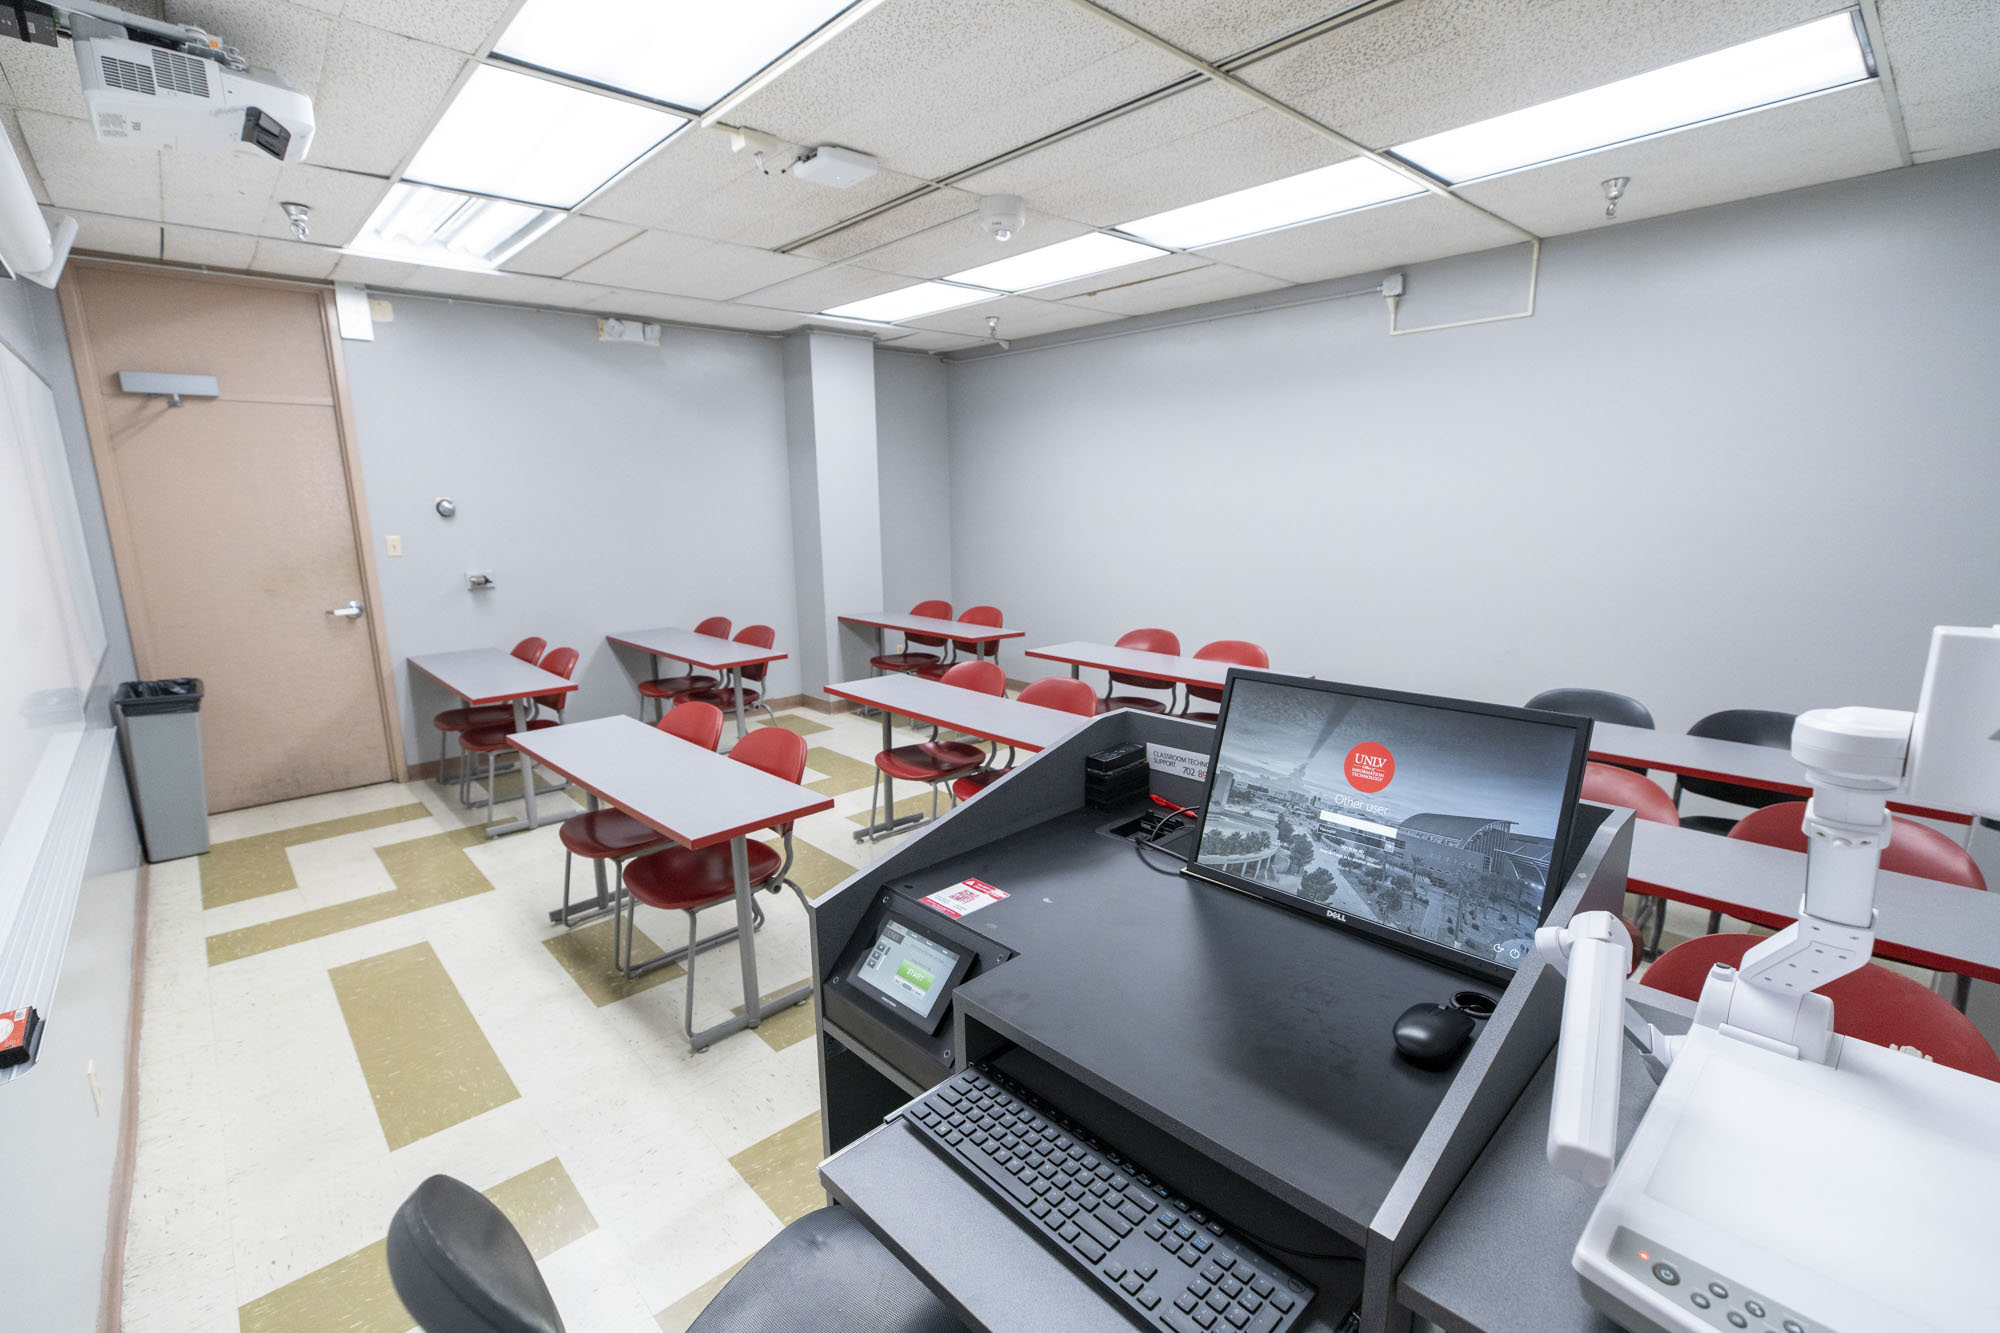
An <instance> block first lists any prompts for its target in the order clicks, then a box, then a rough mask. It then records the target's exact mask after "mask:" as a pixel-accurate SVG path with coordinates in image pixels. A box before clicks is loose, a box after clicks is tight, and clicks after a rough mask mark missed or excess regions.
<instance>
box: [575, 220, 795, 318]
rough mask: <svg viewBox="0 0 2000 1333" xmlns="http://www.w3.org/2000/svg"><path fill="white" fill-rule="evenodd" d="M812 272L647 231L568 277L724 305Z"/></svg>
mask: <svg viewBox="0 0 2000 1333" xmlns="http://www.w3.org/2000/svg"><path fill="white" fill-rule="evenodd" d="M816 267H818V265H817V263H816V261H814V260H810V259H802V258H799V257H798V256H796V255H780V254H773V253H772V252H771V251H769V250H754V249H752V248H750V247H749V246H747V245H729V244H726V243H724V242H722V241H709V240H703V239H701V238H700V237H696V236H680V235H676V234H675V233H673V232H666V231H648V232H642V233H640V234H639V235H638V236H635V237H633V238H632V239H631V240H629V241H627V242H626V243H625V244H623V245H621V246H619V247H618V248H617V249H616V250H613V251H612V252H611V253H610V254H607V255H604V256H602V257H601V258H598V259H595V260H592V261H591V262H590V263H588V264H585V265H584V266H583V267H581V268H579V269H577V270H576V271H575V273H574V274H572V276H573V277H576V278H578V279H580V280H582V281H584V282H596V283H602V284H603V285H605V286H607V287H629V288H633V289H635V290H638V291H650V292H668V293H672V294H673V295H676V296H692V297H699V298H701V299H704V300H710V301H726V300H728V299H730V298H731V297H735V296H741V295H742V294H743V293H745V292H753V291H756V290H757V289H758V288H760V287H768V286H770V285H771V284H772V283H774V282H781V281H783V280H784V279H786V278H790V277H796V276H797V275H799V274H801V273H806V272H810V271H811V270H812V269H814V268H816Z"/></svg>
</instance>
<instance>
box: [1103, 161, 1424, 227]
mask: <svg viewBox="0 0 2000 1333" xmlns="http://www.w3.org/2000/svg"><path fill="white" fill-rule="evenodd" d="M1422 193H1423V187H1422V186H1421V185H1418V184H1417V183H1416V182H1414V181H1412V180H1410V179H1409V178H1408V177H1407V176H1402V175H1399V174H1397V173H1396V172H1394V171H1391V170H1390V169H1389V168H1387V167H1385V166H1383V165H1382V164H1381V163H1379V162H1375V161H1373V160H1371V159H1369V158H1365V157H1351V158H1349V159H1347V160H1346V161H1345V162H1336V163H1334V164H1333V165H1332V166H1330V167H1320V168H1318V169H1317V170H1314V171H1306V172H1301V173H1299V174H1298V175H1296V176H1287V177H1285V178H1284V179H1283V180H1275V181H1268V182H1266V183H1265V184H1263V185H1253V186H1251V187H1250V188H1249V189H1247V190H1237V191H1236V192H1235V193H1233V194H1224V195H1217V196H1216V197H1215V198H1213V199H1204V200H1202V201H1201V202H1200V203H1198V204H1188V205H1186V206H1185V207H1182V208H1172V209H1168V210H1167V211H1166V212H1164V213H1155V214H1153V215H1152V216H1151V217H1144V218H1140V219H1139V220H1138V221H1136V222H1126V223H1122V224H1121V225H1120V226H1119V228H1118V230H1120V231H1123V232H1129V233H1131V234H1132V235H1134V236H1137V237H1139V238H1140V239H1141V240H1147V241H1151V242H1153V243H1154V244H1155V245H1170V246H1173V247H1175V248H1177V249H1181V250H1192V249H1194V248H1196V247H1197V246H1203V245H1215V244H1217V243H1218V242H1221V241H1233V240H1236V239H1238V238H1239V237H1243V236H1255V235H1257V234H1258V233H1260V232H1267V231H1276V230H1277V229H1278V228H1280V227H1292V226H1296V225H1298V224H1299V223H1301V222H1313V221H1316V220H1318V219H1320V218H1327V217H1332V216H1334V215H1335V214H1338V213H1351V212H1354V211H1355V210H1356V209H1361V208H1371V207H1373V206H1374V205H1376V204H1386V203H1388V202H1389V201H1390V200H1391V199H1407V198H1408V197H1409V196H1411V195H1413V194H1422Z"/></svg>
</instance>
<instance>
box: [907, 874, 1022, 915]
mask: <svg viewBox="0 0 2000 1333" xmlns="http://www.w3.org/2000/svg"><path fill="white" fill-rule="evenodd" d="M1006 896H1007V895H1006V894H1005V893H1002V892H1001V891H1000V890H999V889H996V888H994V887H993V886H992V885H991V884H988V883H987V882H986V881H984V880H979V879H962V880H960V881H959V882H958V883H956V884H954V885H952V886H951V887H950V888H948V889H939V890H938V891H937V892H936V893H933V894H931V895H930V896H929V897H927V898H925V899H924V900H923V901H924V906H926V907H935V908H936V909H937V910H938V911H940V912H943V913H944V914H945V915H946V916H970V915H971V914H972V913H974V912H977V911H978V910H979V909H980V908H982V907H991V906H992V905H993V904H995V903H997V902H999V901H1000V900H1001V899H1002V898H1005V897H1006Z"/></svg>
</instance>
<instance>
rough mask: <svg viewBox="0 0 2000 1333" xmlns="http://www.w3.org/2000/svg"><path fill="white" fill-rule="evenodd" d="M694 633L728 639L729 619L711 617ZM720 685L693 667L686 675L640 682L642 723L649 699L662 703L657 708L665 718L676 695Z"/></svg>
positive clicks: (698, 626) (713, 678)
mask: <svg viewBox="0 0 2000 1333" xmlns="http://www.w3.org/2000/svg"><path fill="white" fill-rule="evenodd" d="M694 632H695V633H696V634H706V635H708V636H709V637H710V638H714V639H726V638H728V637H729V617H728V616H710V617H709V618H708V619H706V620H704V621H702V622H701V623H700V624H699V625H696V626H695V627H694ZM719 683H720V682H719V681H718V680H717V679H716V677H714V676H697V675H696V674H695V673H694V668H693V667H692V666H690V667H689V668H688V669H687V672H686V674H685V675H679V676H657V677H655V678H654V679H652V680H642V681H640V682H639V719H640V721H642V722H643V721H644V720H645V717H646V700H648V699H654V700H658V701H660V702H659V703H658V704H657V705H656V706H657V707H658V708H659V710H660V715H661V716H662V717H664V716H665V715H666V710H667V709H669V708H671V707H672V706H673V705H671V704H669V703H667V702H665V701H666V700H668V699H671V698H673V697H674V696H675V695H680V694H691V693H693V692H694V691H696V690H710V689H714V688H715V687H716V685H718V684H719Z"/></svg>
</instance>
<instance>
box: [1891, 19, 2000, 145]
mask: <svg viewBox="0 0 2000 1333" xmlns="http://www.w3.org/2000/svg"><path fill="white" fill-rule="evenodd" d="M1876 6H1877V10H1878V12H1879V13H1880V14H1881V16H1882V45H1883V46H1884V48H1886V49H1885V50H1884V51H1881V52H1877V55H1878V56H1883V55H1886V57H1887V59H1888V64H1889V71H1890V73H1891V74H1893V75H1894V76H1895V80H1896V100H1897V101H1898V102H1900V103H1901V104H1902V107H1903V126H1904V129H1905V130H1907V131H1908V133H1909V136H1910V152H1911V154H1912V155H1913V156H1914V157H1915V158H1916V160H1917V161H1919V162H1932V161H1936V160H1937V159H1938V158H1942V157H1954V156H1956V155H1958V154H1960V153H1977V152H1981V151H1984V150H1985V149H1988V148H2000V6H1996V5H1995V4H1993V3H1992V0H1876Z"/></svg>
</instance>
